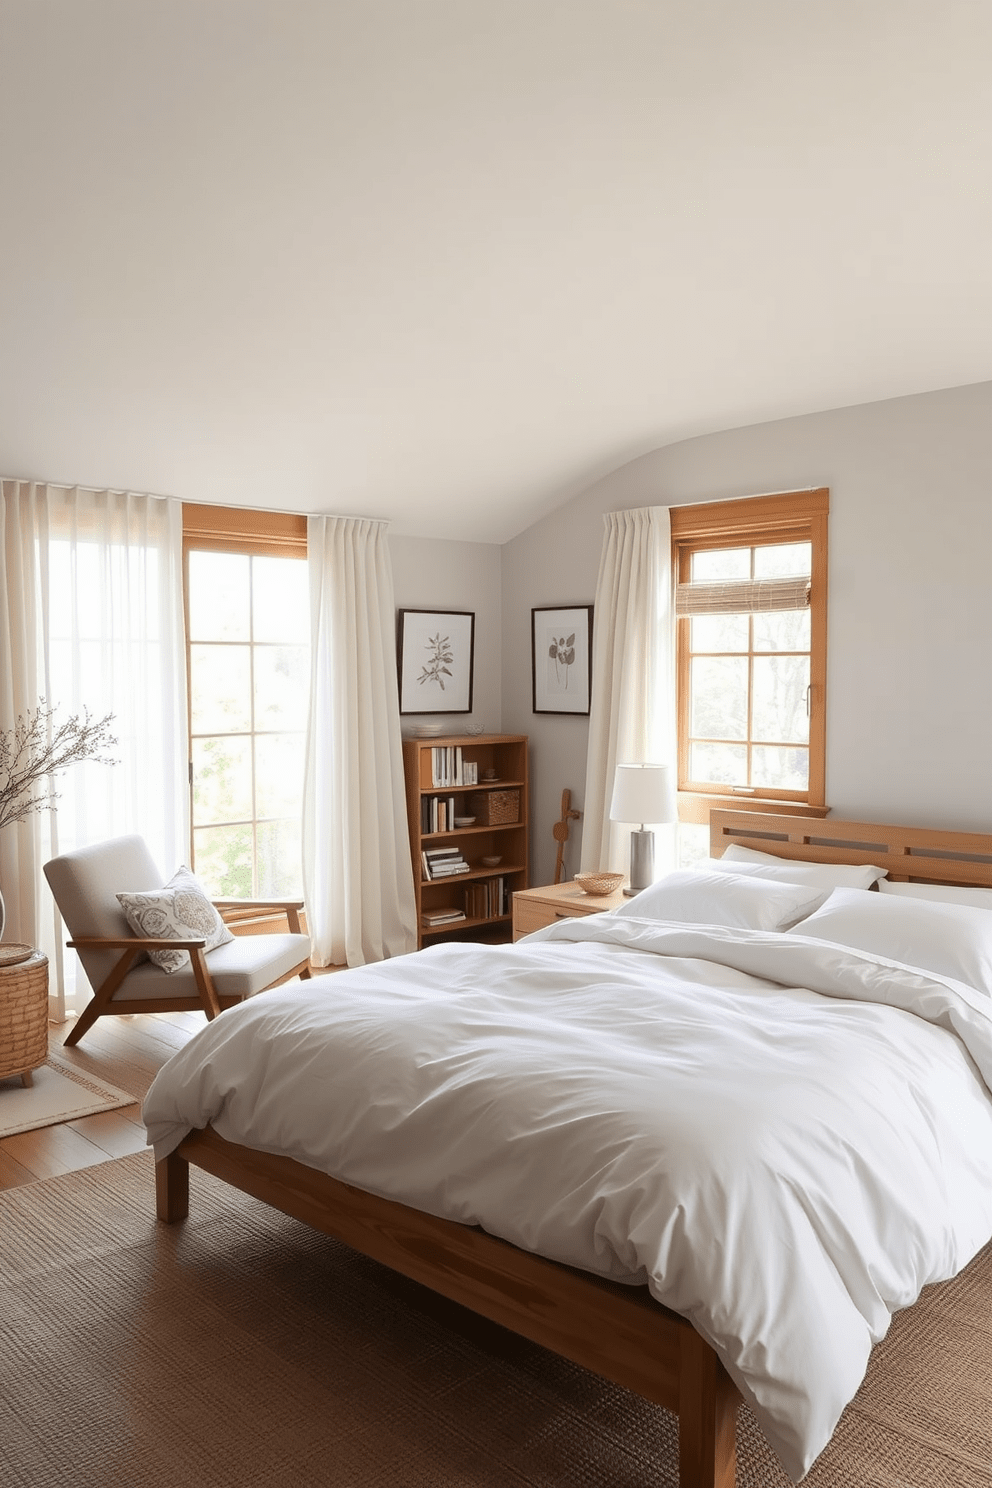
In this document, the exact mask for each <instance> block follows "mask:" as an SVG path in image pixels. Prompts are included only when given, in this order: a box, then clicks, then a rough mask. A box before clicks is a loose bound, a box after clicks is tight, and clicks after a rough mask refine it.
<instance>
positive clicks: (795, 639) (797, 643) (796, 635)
mask: <svg viewBox="0 0 992 1488" xmlns="http://www.w3.org/2000/svg"><path fill="white" fill-rule="evenodd" d="M809 637H810V630H809V610H771V611H769V612H768V613H767V614H762V615H755V617H754V649H755V651H808V650H809Z"/></svg>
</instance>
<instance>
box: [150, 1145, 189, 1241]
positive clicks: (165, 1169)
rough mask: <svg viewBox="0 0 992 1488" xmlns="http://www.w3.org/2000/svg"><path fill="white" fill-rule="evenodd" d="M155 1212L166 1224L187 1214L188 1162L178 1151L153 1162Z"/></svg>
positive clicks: (172, 1222)
mask: <svg viewBox="0 0 992 1488" xmlns="http://www.w3.org/2000/svg"><path fill="white" fill-rule="evenodd" d="M155 1212H156V1214H157V1215H158V1217H159V1219H161V1220H164V1221H165V1223H166V1224H175V1223H176V1222H177V1221H178V1220H180V1219H185V1218H186V1216H187V1215H188V1214H189V1163H188V1162H187V1161H186V1159H185V1158H184V1157H180V1156H179V1153H178V1152H170V1153H169V1155H168V1157H163V1158H162V1160H161V1162H157V1163H156V1164H155Z"/></svg>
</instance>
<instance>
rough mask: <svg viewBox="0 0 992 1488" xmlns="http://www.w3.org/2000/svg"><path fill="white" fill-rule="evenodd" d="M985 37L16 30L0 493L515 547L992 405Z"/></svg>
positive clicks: (778, 16) (596, 26)
mask: <svg viewBox="0 0 992 1488" xmlns="http://www.w3.org/2000/svg"><path fill="white" fill-rule="evenodd" d="M990 59H992V5H990V4H989V3H988V0H823V3H814V0H155V3H152V0H86V3H84V4H81V3H79V0H45V3H43V4H39V3H38V0H0V211H2V229H0V472H2V473H3V474H5V475H17V476H33V477H36V478H46V479H51V480H64V481H73V482H79V483H81V484H91V485H99V486H104V485H111V486H125V487H129V488H131V489H135V490H148V491H154V492H159V493H169V494H173V495H176V496H180V497H182V498H183V499H186V500H195V501H207V502H225V503H232V504H235V503H236V504H243V505H247V506H263V507H276V508H286V509H293V510H302V511H308V510H312V511H333V512H338V513H364V514H369V515H375V516H381V517H389V518H392V519H393V521H394V530H397V531H399V532H405V533H421V534H424V535H433V536H446V537H452V538H468V539H478V540H483V541H493V542H502V541H505V540H506V539H508V538H509V537H511V536H513V535H514V534H515V533H517V532H519V531H521V530H522V529H524V528H525V527H527V526H529V525H530V523H531V522H533V521H534V520H536V519H537V518H538V517H539V516H541V515H543V514H544V513H546V512H548V511H551V510H552V509H554V508H555V507H557V506H558V505H560V504H561V503H562V502H563V501H565V500H567V499H568V498H569V497H570V496H571V495H572V494H573V493H574V492H576V491H578V490H580V489H581V488H582V487H583V486H585V485H587V484H588V483H589V482H590V481H591V480H593V479H595V478H596V477H597V476H599V475H602V474H605V473H606V472H607V471H609V470H611V469H613V468H615V467H616V466H618V465H620V464H622V463H624V462H625V461H627V460H628V459H631V458H632V457H634V456H635V455H638V454H641V453H643V452H645V451H647V450H650V449H653V448H656V447H657V446H659V445H663V444H667V443H670V442H672V441H674V440H678V439H682V438H686V437H688V436H691V435H693V434H699V433H705V432H708V431H712V430H715V429H720V428H727V427H733V426H736V425H741V424H747V423H753V422H757V421H761V420H766V419H771V418H777V417H781V416H786V415H789V414H793V413H801V412H806V411H811V410H815V409H822V408H829V407H838V406H843V405H846V404H851V403H860V402H867V401H871V400H874V399H879V398H886V397H892V396H896V395H899V394H903V393H912V392H919V391H923V390H927V389H933V388H939V387H949V386H955V385H958V384H963V383H969V382H979V381H984V380H986V379H988V378H992V253H990V243H992V90H990V81H989V80H990Z"/></svg>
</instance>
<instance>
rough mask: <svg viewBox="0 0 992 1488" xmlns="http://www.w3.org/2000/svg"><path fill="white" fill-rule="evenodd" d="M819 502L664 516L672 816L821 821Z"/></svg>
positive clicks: (823, 517)
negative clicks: (672, 634)
mask: <svg viewBox="0 0 992 1488" xmlns="http://www.w3.org/2000/svg"><path fill="white" fill-rule="evenodd" d="M827 511H828V493H827V491H825V490H820V491H799V492H791V493H785V494H782V495H776V496H765V497H756V498H753V499H750V500H744V501H726V502H719V503H713V504H711V505H703V506H695V507H680V508H676V509H675V510H673V512H672V542H673V548H674V572H675V576H676V617H677V619H676V637H677V639H676V653H677V676H678V736H679V740H678V747H679V760H678V773H679V791H680V793H681V794H680V815H681V817H682V819H683V820H685V821H704V820H706V819H707V818H708V815H709V808H710V807H711V806H712V805H713V804H714V799H713V798H714V797H721V796H722V797H724V798H727V797H733V798H735V804H743V802H742V801H741V800H739V799H738V798H742V797H743V798H749V801H750V803H751V804H754V805H755V806H758V807H759V809H760V803H764V802H768V803H772V804H770V805H768V806H766V807H765V809H778V810H786V811H792V810H797V809H799V810H803V809H807V810H809V811H810V813H811V814H813V813H814V812H815V813H816V814H822V808H823V806H824V799H825V797H824V738H825V680H826V572H827Z"/></svg>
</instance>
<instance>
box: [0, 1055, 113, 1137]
mask: <svg viewBox="0 0 992 1488" xmlns="http://www.w3.org/2000/svg"><path fill="white" fill-rule="evenodd" d="M134 1103H135V1101H134V1096H133V1095H128V1093H127V1091H126V1090H118V1089H117V1087H116V1086H115V1085H108V1084H107V1082H106V1080H98V1079H97V1077H96V1076H95V1075H91V1074H88V1073H87V1072H86V1071H85V1070H81V1069H77V1068H76V1067H75V1066H74V1065H70V1064H67V1063H65V1062H64V1061H63V1060H61V1059H59V1058H57V1057H56V1056H55V1055H54V1054H50V1055H49V1056H48V1059H47V1061H46V1062H45V1063H44V1064H43V1065H42V1066H41V1068H40V1069H36V1070H35V1071H34V1075H33V1083H32V1084H31V1085H29V1086H24V1085H22V1084H21V1078H20V1076H19V1075H11V1076H9V1077H8V1078H7V1079H5V1080H0V1138H2V1137H12V1136H14V1135H15V1133H16V1132H26V1131H34V1130H36V1128H38V1127H39V1126H57V1125H58V1124H59V1122H61V1121H75V1120H77V1119H78V1118H79V1117H80V1116H92V1115H93V1114H94V1112H96V1111H116V1110H119V1109H120V1107H121V1106H133V1105H134Z"/></svg>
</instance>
